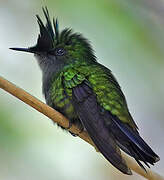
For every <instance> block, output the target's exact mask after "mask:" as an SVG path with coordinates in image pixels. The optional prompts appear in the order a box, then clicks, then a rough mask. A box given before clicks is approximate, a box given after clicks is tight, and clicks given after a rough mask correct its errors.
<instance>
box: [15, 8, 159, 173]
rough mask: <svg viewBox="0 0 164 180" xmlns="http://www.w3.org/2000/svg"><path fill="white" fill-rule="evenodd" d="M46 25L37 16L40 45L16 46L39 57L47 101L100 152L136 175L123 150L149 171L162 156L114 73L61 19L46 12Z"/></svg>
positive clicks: (38, 41) (80, 36) (44, 9)
mask: <svg viewBox="0 0 164 180" xmlns="http://www.w3.org/2000/svg"><path fill="white" fill-rule="evenodd" d="M43 12H44V15H45V18H46V21H47V23H46V25H44V24H43V22H42V21H41V19H40V17H39V16H38V15H37V21H38V24H39V28H40V34H39V36H38V40H37V44H36V45H35V46H34V47H31V48H12V49H14V50H19V51H26V52H31V53H34V55H35V57H36V58H37V61H38V64H39V66H40V68H41V70H42V73H43V94H44V96H45V99H46V103H47V104H48V105H50V106H51V107H53V108H55V109H56V110H58V111H59V112H61V113H63V114H64V115H65V116H66V117H67V118H68V119H69V121H70V125H71V124H72V123H73V124H76V125H78V126H79V128H81V129H83V130H85V131H87V133H88V134H89V136H90V137H91V139H92V140H93V142H94V143H95V145H96V146H97V148H98V150H99V151H100V152H101V153H102V154H103V155H104V157H105V158H106V159H107V160H108V161H109V162H111V163H112V165H113V166H115V167H116V168H117V169H119V170H120V171H121V172H123V173H125V174H131V170H130V169H129V168H128V166H127V164H126V162H125V161H124V159H123V158H122V156H121V152H120V149H119V148H121V149H122V150H123V151H125V152H126V153H128V154H129V155H130V156H132V157H133V158H134V159H135V160H136V161H137V163H138V164H139V165H140V166H141V167H142V168H144V166H143V165H142V164H141V161H142V162H144V163H145V165H147V166H148V167H149V165H148V163H149V164H152V165H153V164H154V163H155V162H157V161H158V160H159V157H158V156H157V155H156V154H155V153H154V152H153V151H152V149H151V148H150V147H149V146H148V145H147V144H146V143H145V142H144V140H143V139H142V138H141V137H140V135H139V133H138V128H137V126H136V124H135V122H134V120H133V118H132V116H131V115H130V113H129V110H128V107H127V103H126V99H125V96H124V94H123V92H122V91H121V88H120V86H119V84H118V82H117V81H116V79H115V77H114V76H113V75H112V73H111V71H110V70H109V69H108V68H106V67H105V66H103V65H101V64H99V63H98V62H97V59H96V57H95V55H94V52H93V50H92V47H91V45H90V43H89V42H88V40H87V39H85V38H84V37H83V36H82V35H81V34H78V33H73V32H72V30H71V29H69V28H68V29H64V30H63V31H62V32H59V26H58V21H57V20H55V19H53V26H54V27H53V26H52V23H51V21H50V17H49V13H48V10H47V8H43Z"/></svg>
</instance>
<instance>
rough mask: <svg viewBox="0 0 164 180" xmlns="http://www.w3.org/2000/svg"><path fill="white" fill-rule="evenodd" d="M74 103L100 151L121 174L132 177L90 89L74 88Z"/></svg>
mask: <svg viewBox="0 0 164 180" xmlns="http://www.w3.org/2000/svg"><path fill="white" fill-rule="evenodd" d="M73 103H74V107H75V109H76V112H77V113H78V116H79V117H80V120H81V122H82V124H83V125H84V127H85V128H86V130H87V132H88V134H89V135H90V137H91V139H92V140H93V142H94V143H95V145H96V147H97V148H98V150H99V151H100V152H101V153H102V154H103V155H104V157H105V158H106V159H107V160H108V161H110V162H111V164H112V165H113V166H115V167H116V168H117V169H119V170H120V171H121V172H123V173H125V174H129V175H131V174H132V173H131V170H130V169H129V168H128V167H127V165H126V162H125V161H124V160H123V159H122V156H121V153H120V150H119V148H118V147H117V145H116V141H115V139H114V137H113V135H112V134H111V133H110V132H109V129H108V128H107V127H106V125H105V123H104V119H103V116H102V115H101V113H100V107H99V106H98V104H97V100H96V96H95V95H94V94H93V92H92V90H91V89H90V87H88V86H87V85H86V84H84V83H82V84H81V85H79V86H77V87H75V88H73Z"/></svg>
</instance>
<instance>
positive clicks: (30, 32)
mask: <svg viewBox="0 0 164 180" xmlns="http://www.w3.org/2000/svg"><path fill="white" fill-rule="evenodd" d="M45 5H47V6H48V8H49V11H50V14H51V16H55V17H58V19H59V23H60V29H62V28H64V27H72V28H73V29H74V30H75V31H78V32H81V33H83V34H84V36H85V37H87V38H88V39H89V40H90V41H91V42H92V45H93V47H94V49H95V51H96V56H97V57H98V60H99V62H101V63H103V64H104V65H106V66H107V67H108V68H110V69H111V70H112V71H113V73H114V75H115V76H116V77H117V79H118V81H119V83H120V85H121V87H122V89H123V91H124V93H125V95H126V98H127V101H128V105H129V109H130V112H131V114H132V115H133V117H134V119H135V121H136V123H137V124H138V126H139V127H140V133H141V135H142V136H143V137H144V139H145V140H146V141H147V142H148V144H150V145H151V147H152V148H153V149H154V151H155V152H156V153H157V154H158V155H159V156H160V157H161V160H160V162H158V163H157V164H156V165H155V166H154V167H151V169H152V170H155V171H156V172H158V173H160V174H163V175H164V173H163V172H164V48H163V46H164V1H163V0H156V1H153V0H133V1H131V0H124V1H122V0H101V1H95V0H90V1H88V0H69V1H68V0H44V1H41V0H26V1H22V0H12V1H11V0H0V75H1V76H3V77H5V78H7V79H8V80H10V81H12V82H13V83H15V84H17V85H18V86H20V87H22V88H23V89H25V90H26V91H28V92H30V93H31V94H33V95H34V96H36V97H37V98H39V99H41V100H43V101H44V98H43V96H42V92H41V71H40V69H39V67H38V65H37V63H36V60H35V59H34V57H33V55H32V54H26V53H20V52H14V51H11V50H9V49H8V48H9V47H15V46H16V47H29V46H32V45H34V44H35V43H36V39H37V35H38V31H39V28H38V25H37V22H36V18H35V14H39V15H41V17H43V13H42V10H41V7H42V6H45ZM120 178H121V179H122V180H123V179H126V180H132V179H133V180H135V179H136V180H139V179H140V180H141V179H143V178H142V177H140V176H138V175H136V174H135V173H134V175H133V176H130V177H127V176H125V175H123V174H121V173H119V172H118V171H117V170H116V169H114V168H113V167H112V166H111V165H110V164H109V163H108V162H107V161H106V160H105V159H104V158H103V157H102V156H101V155H100V154H99V153H96V152H95V150H94V148H92V147H91V146H90V145H88V144H87V143H85V142H84V141H82V140H80V139H79V138H78V137H77V138H74V137H72V136H71V135H69V134H68V133H66V132H64V131H63V130H61V129H60V128H58V127H57V126H56V125H54V124H53V123H52V122H51V120H49V119H48V118H47V117H45V116H43V115H41V114H40V113H38V112H37V111H35V110H34V109H32V108H31V107H29V106H27V105H25V104H24V103H22V102H21V101H19V100H18V99H16V98H14V97H12V96H11V95H9V94H7V93H6V92H4V91H2V90H0V179H3V180H22V179H24V180H29V179H30V180H36V179H40V180H45V179H46V180H55V179H60V180H76V179H78V180H91V179H94V180H106V179H110V180H118V179H120Z"/></svg>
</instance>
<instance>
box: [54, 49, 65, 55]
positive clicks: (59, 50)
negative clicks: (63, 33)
mask: <svg viewBox="0 0 164 180" xmlns="http://www.w3.org/2000/svg"><path fill="white" fill-rule="evenodd" d="M64 54H65V49H63V48H56V49H55V55H56V56H63V55H64Z"/></svg>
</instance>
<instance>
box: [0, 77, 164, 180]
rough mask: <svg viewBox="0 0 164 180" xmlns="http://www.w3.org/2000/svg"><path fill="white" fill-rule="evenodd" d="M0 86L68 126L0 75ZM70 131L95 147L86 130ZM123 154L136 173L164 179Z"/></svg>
mask: <svg viewBox="0 0 164 180" xmlns="http://www.w3.org/2000/svg"><path fill="white" fill-rule="evenodd" d="M0 88H1V89H3V90H5V91H7V92H8V93H10V94H12V95H13V96H15V97H17V98H18V99H20V100H21V101H23V102H24V103H26V104H28V105H29V106H31V107H33V108H34V109H36V110H37V111H39V112H40V113H42V114H44V115H45V116H47V117H49V118H50V119H52V121H54V122H55V123H57V124H59V125H60V126H62V127H65V128H66V127H68V125H69V121H68V119H67V118H65V117H64V116H63V115H62V114H60V113H59V112H57V111H56V110H54V109H53V108H51V107H50V106H48V105H46V104H45V103H43V102H41V101H40V100H38V99H37V98H35V97H34V96H32V95H30V94H29V93H27V92H26V91H24V90H23V89H21V88H19V87H17V86H15V85H14V84H12V83H11V82H9V81H7V80H5V79H4V78H2V77H1V76H0ZM69 130H70V131H71V132H72V133H74V134H78V136H79V137H80V138H81V139H83V140H85V141H86V142H88V143H89V144H91V145H92V146H94V147H95V145H94V143H93V142H92V140H91V139H90V137H89V136H88V134H87V133H86V132H82V133H80V130H79V129H78V128H77V127H76V126H74V125H73V126H72V127H71V128H70V129H69ZM122 154H123V156H124V159H125V160H126V162H127V164H128V166H129V168H131V169H132V170H133V171H135V172H136V173H137V174H140V175H141V176H143V177H145V178H147V179H149V180H164V178H163V177H162V176H160V175H159V174H157V173H155V172H153V171H151V170H150V169H147V173H146V172H145V171H144V170H143V169H141V168H140V167H139V166H138V164H137V163H136V162H135V161H134V160H133V159H132V158H130V157H128V156H127V155H126V154H124V153H122Z"/></svg>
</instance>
